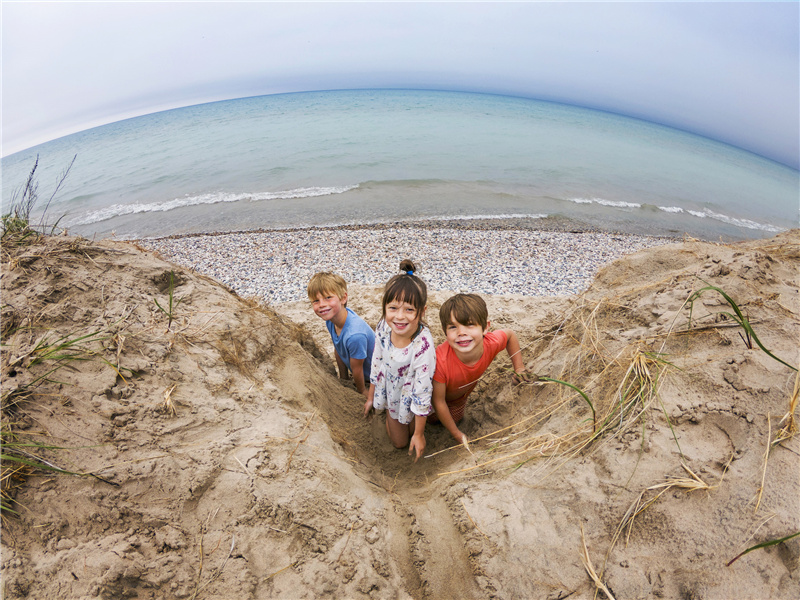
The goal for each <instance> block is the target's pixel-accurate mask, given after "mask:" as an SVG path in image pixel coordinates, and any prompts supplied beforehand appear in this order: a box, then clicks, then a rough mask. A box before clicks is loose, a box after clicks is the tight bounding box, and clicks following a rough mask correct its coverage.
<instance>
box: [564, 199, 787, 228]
mask: <svg viewBox="0 0 800 600" xmlns="http://www.w3.org/2000/svg"><path fill="white" fill-rule="evenodd" d="M570 201H571V202H574V203H576V204H599V205H601V206H609V207H612V208H640V209H644V208H648V207H649V208H650V209H651V210H652V205H647V204H638V203H635V202H623V201H618V200H606V199H604V198H570ZM657 208H658V210H660V211H662V212H665V213H670V214H681V213H687V214H690V215H692V216H693V217H697V218H699V219H714V220H715V221H719V222H720V223H726V224H728V225H734V226H736V227H741V228H743V229H754V230H758V231H767V232H770V233H780V232H781V231H786V230H785V229H783V228H781V227H777V226H775V225H768V224H766V223H758V222H756V221H752V220H750V219H739V218H736V217H730V216H728V215H724V214H722V213H718V212H714V211H713V210H709V209H707V208H706V209H703V210H690V209H685V208H681V207H679V206H658V207H657Z"/></svg>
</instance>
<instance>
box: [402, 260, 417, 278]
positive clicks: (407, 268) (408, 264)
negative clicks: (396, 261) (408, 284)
mask: <svg viewBox="0 0 800 600" xmlns="http://www.w3.org/2000/svg"><path fill="white" fill-rule="evenodd" d="M400 270H401V271H404V272H405V273H407V274H409V275H411V274H413V273H416V272H417V267H416V266H415V265H414V263H413V262H412V261H410V260H409V259H407V258H406V259H404V260H401V261H400Z"/></svg>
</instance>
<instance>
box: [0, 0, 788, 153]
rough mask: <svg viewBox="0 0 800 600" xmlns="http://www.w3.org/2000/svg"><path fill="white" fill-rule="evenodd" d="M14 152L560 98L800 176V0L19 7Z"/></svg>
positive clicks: (10, 115)
mask: <svg viewBox="0 0 800 600" xmlns="http://www.w3.org/2000/svg"><path fill="white" fill-rule="evenodd" d="M0 7H1V8H0V10H2V154H3V155H4V156H5V155H8V154H10V153H13V152H16V151H18V150H22V149H24V148H27V147H30V146H32V145H34V144H37V143H40V142H43V141H46V140H49V139H54V138H56V137H60V136H62V135H65V134H67V133H73V132H75V131H80V130H82V129H86V128H89V127H92V126H95V125H99V124H103V123H110V122H113V121H117V120H120V119H122V118H127V117H130V116H135V115H141V114H147V113H151V112H156V111H159V110H164V109H167V108H174V107H178V106H187V105H191V104H198V103H202V102H209V101H213V100H222V99H229V98H238V97H245V96H256V95H262V94H273V93H280V92H296V91H308V90H324V89H351V88H375V87H383V88H385V87H392V88H427V89H449V90H464V91H482V92H490V93H501V94H510V95H515V96H524V97H530V98H540V99H545V100H555V101H560V102H566V103H569V104H577V105H580V106H588V107H592V108H600V109H603V110H609V111H612V112H617V113H621V114H627V115H631V116H636V117H640V118H644V119H648V120H651V121H655V122H658V123H663V124H667V125H672V126H675V127H679V128H681V129H686V130H689V131H693V132H697V133H701V134H703V135H707V136H709V137H712V138H715V139H718V140H722V141H725V142H729V143H732V144H734V145H737V146H740V147H743V148H745V149H748V150H751V151H753V152H756V153H758V154H762V155H764V156H767V157H769V158H772V159H775V160H778V161H780V162H783V163H786V164H789V165H791V166H793V167H795V168H797V167H798V164H799V163H800V156H799V155H800V150H798V138H799V137H800V123H799V121H800V59H799V57H798V54H800V50H799V49H800V35H799V34H798V30H799V29H800V4H798V3H797V2H753V3H748V2H743V3H716V2H699V3H656V2H653V3H650V2H630V3H628V2H614V3H612V2H591V3H583V2H514V3H504V2H486V3H456V2H442V3H433V2H430V3H427V2H423V3H388V2H353V3H343V2H324V3H300V2H290V3H279V2H242V3H234V2H207V3H201V2H181V3H166V2H130V3H122V2H85V3H72V2H52V3H47V2H13V1H9V0H4V1H3V2H2V4H0Z"/></svg>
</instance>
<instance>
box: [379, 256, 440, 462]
mask: <svg viewBox="0 0 800 600" xmlns="http://www.w3.org/2000/svg"><path fill="white" fill-rule="evenodd" d="M400 270H401V271H402V273H401V274H399V275H395V276H394V277H392V278H391V279H390V280H389V282H388V283H387V284H386V287H385V288H384V291H383V318H382V319H381V321H380V322H379V323H378V327H377V329H376V341H375V353H374V354H373V356H372V375H371V377H370V386H369V394H368V395H367V401H366V403H365V404H364V417H367V416H369V414H370V412H371V411H372V409H373V408H375V409H376V410H383V409H388V413H387V415H386V432H387V433H388V434H389V440H391V442H392V444H393V445H394V447H395V448H404V447H405V446H406V444H408V453H409V454H412V453H414V452H416V456H415V457H414V462H417V460H418V459H419V457H420V456H421V455H422V452H423V450H425V433H424V432H425V422H426V421H427V417H428V415H429V414H431V413H432V412H433V407H432V406H431V377H432V376H433V370H434V368H435V367H436V353H435V351H434V346H433V336H432V335H431V331H430V329H428V326H427V325H425V324H424V323H423V322H422V318H423V316H424V315H425V305H426V304H427V302H428V290H427V287H426V286H425V282H423V281H422V280H421V279H420V278H419V277H417V276H416V275H415V274H414V272H415V271H416V267H414V263H412V262H411V261H410V260H404V261H403V262H401V263H400ZM409 438H410V440H411V441H410V443H409Z"/></svg>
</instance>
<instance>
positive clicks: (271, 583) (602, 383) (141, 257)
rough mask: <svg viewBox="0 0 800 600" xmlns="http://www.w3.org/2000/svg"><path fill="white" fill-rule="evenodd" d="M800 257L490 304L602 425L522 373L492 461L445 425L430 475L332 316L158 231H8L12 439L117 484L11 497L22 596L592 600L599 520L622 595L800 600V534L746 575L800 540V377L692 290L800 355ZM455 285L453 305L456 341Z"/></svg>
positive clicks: (798, 238) (471, 412) (683, 255)
mask: <svg viewBox="0 0 800 600" xmlns="http://www.w3.org/2000/svg"><path fill="white" fill-rule="evenodd" d="M798 266H800V230H793V231H791V232H786V233H784V234H780V235H779V236H777V237H775V238H773V239H770V240H763V241H757V242H747V243H739V244H713V243H706V242H699V241H695V240H686V241H684V242H677V243H674V244H670V245H667V246H662V247H658V248H650V249H647V250H643V251H641V252H638V253H636V254H633V255H631V256H628V257H625V258H622V259H619V260H617V261H615V262H613V263H611V264H610V265H608V266H606V267H605V268H603V269H602V270H601V271H600V273H599V274H598V276H597V277H596V278H595V280H594V281H593V283H592V284H591V286H590V287H589V289H588V290H587V291H586V292H584V293H582V294H580V295H576V296H559V297H543V298H542V297H540V298H531V297H525V296H487V302H488V303H489V310H490V318H491V320H492V322H493V325H494V326H495V327H510V328H513V329H515V331H517V333H518V335H519V337H520V340H521V343H522V346H523V355H524V360H525V362H526V364H527V365H528V368H529V369H530V370H532V371H534V372H536V373H538V374H539V375H541V376H543V377H548V378H551V379H560V380H564V381H568V382H571V383H573V384H575V385H576V386H578V387H580V388H581V389H582V390H583V391H584V392H585V393H586V394H587V396H588V397H589V398H590V399H591V400H592V402H593V409H594V411H595V413H596V415H595V421H594V423H593V421H592V415H591V412H592V411H591V410H590V407H589V406H588V404H587V403H586V402H585V401H584V400H583V399H582V397H581V396H580V395H579V394H578V393H577V392H575V391H574V390H572V389H571V388H568V387H566V386H563V385H559V384H555V383H551V382H547V383H546V382H544V381H542V382H540V384H536V385H520V386H514V385H513V384H512V382H511V381H510V378H509V376H508V372H507V369H508V367H509V364H507V363H508V360H507V358H503V357H501V358H499V359H498V360H497V361H496V362H495V363H494V365H493V366H492V368H491V369H490V371H489V372H487V374H486V375H485V376H484V378H483V380H482V381H481V382H480V384H479V385H478V387H477V388H476V390H475V392H474V393H473V397H472V400H471V403H470V405H469V406H468V408H467V417H466V420H465V422H464V431H465V432H466V433H467V434H468V435H469V436H470V438H471V439H472V440H474V441H473V444H472V450H473V453H474V454H469V453H467V452H466V450H464V449H463V448H458V447H456V448H453V447H451V446H452V441H451V439H450V437H449V434H448V433H447V432H446V431H445V430H444V429H442V428H440V427H439V428H437V427H433V426H429V427H428V428H427V429H426V432H427V433H428V435H427V440H428V447H427V449H426V454H427V455H428V458H426V459H424V460H421V461H420V462H419V463H417V464H414V463H412V462H411V460H410V458H409V457H408V456H407V454H406V453H405V452H403V451H397V450H394V449H393V448H392V447H391V446H390V444H389V442H388V440H387V439H386V436H385V433H384V432H383V431H382V427H383V425H382V422H381V419H380V417H376V418H373V419H372V420H371V421H367V422H365V421H364V420H363V418H362V417H361V410H360V408H361V406H362V402H361V400H360V396H359V395H358V394H357V393H356V392H355V390H354V389H352V387H350V386H348V385H347V384H343V383H342V382H340V381H339V380H338V379H337V378H336V377H335V372H334V365H333V361H332V360H331V356H330V351H331V348H330V342H329V339H327V333H326V332H325V330H324V327H323V326H322V323H321V321H319V320H318V319H317V318H316V317H314V315H313V314H312V313H311V311H310V310H308V306H307V304H306V303H304V302H300V303H294V304H284V305H275V306H273V307H269V306H265V305H263V304H262V303H260V302H259V301H256V300H253V299H243V298H241V297H239V296H237V295H236V294H235V293H233V292H232V290H230V289H229V288H227V287H226V286H224V285H222V284H220V283H218V282H216V281H215V280H213V279H211V278H209V277H206V276H204V275H201V274H199V273H196V272H193V271H191V270H187V269H185V268H181V267H178V266H177V265H174V264H172V263H169V262H166V261H164V260H162V259H161V258H159V257H158V256H157V255H156V254H154V253H153V252H151V251H144V250H143V249H141V248H138V247H137V246H136V245H135V244H132V243H126V242H114V241H103V242H98V243H90V242H88V241H86V240H83V239H80V238H68V237H53V238H43V239H41V240H38V241H30V242H26V243H24V244H21V245H19V246H14V245H9V244H5V243H4V246H3V271H2V273H3V274H2V293H3V314H2V317H3V344H4V346H3V354H2V374H3V398H4V406H3V419H4V423H5V424H6V425H7V426H9V427H10V426H11V425H12V424H13V430H14V431H15V432H16V434H17V435H18V436H21V437H25V436H27V437H28V438H30V439H35V440H39V441H43V442H46V443H47V444H49V445H52V446H59V447H61V448H62V449H60V450H41V451H37V452H39V453H40V454H41V456H42V457H44V458H46V459H47V460H48V461H49V462H51V463H52V464H57V465H58V466H60V467H62V468H67V469H69V470H71V471H75V472H80V473H87V474H91V475H85V476H82V477H76V476H55V475H53V474H52V473H47V472H42V471H39V472H37V473H35V474H32V475H30V476H28V477H27V478H26V479H24V480H22V479H20V480H19V481H18V483H17V484H15V485H18V486H19V487H18V488H17V489H15V490H12V489H7V488H5V487H4V489H5V490H7V491H8V493H10V494H13V495H14V498H15V503H14V505H13V506H14V508H15V510H17V511H18V512H19V516H17V517H10V518H7V519H6V520H5V521H4V524H3V535H2V550H3V553H2V568H3V587H4V595H5V596H6V597H9V598H15V597H20V598H23V597H29V598H42V599H48V598H65V597H66V598H92V597H98V598H122V597H127V598H220V599H221V598H254V599H256V598H300V597H335V598H342V597H347V598H361V597H374V598H437V599H438V598H484V597H490V598H520V597H536V598H553V599H555V598H566V597H571V598H590V597H593V596H594V592H595V586H594V584H593V583H592V581H591V579H590V578H589V576H588V575H587V572H586V569H585V567H584V565H583V564H582V562H581V558H580V556H581V547H582V537H581V530H583V531H584V538H585V542H586V546H587V548H588V551H589V556H590V558H591V560H592V562H593V564H594V567H595V569H596V570H597V572H598V573H600V574H601V577H602V580H603V582H604V583H605V585H606V586H607V587H608V589H609V591H610V592H611V593H612V594H614V595H615V597H617V598H630V597H636V598H645V597H665V598H709V599H710V598H732V597H738V598H744V597H747V598H766V597H770V598H796V597H797V596H798V595H799V594H800V570H799V568H800V539H799V538H795V539H793V540H791V541H789V542H786V543H783V544H781V545H779V546H775V547H771V548H767V549H763V550H757V551H754V552H751V553H749V554H747V555H746V556H744V557H742V558H741V559H740V560H738V561H737V562H736V563H734V564H733V565H732V566H731V567H725V563H726V562H727V561H728V560H730V559H731V558H733V557H734V556H735V555H736V554H738V553H739V552H741V551H742V550H744V549H745V548H747V547H748V546H751V545H753V544H755V543H758V542H760V541H764V540H768V539H774V538H779V537H783V536H785V535H788V534H790V533H794V532H796V531H798V530H800V516H799V515H800V473H799V472H798V454H800V447H798V438H797V437H792V438H790V439H787V440H785V441H784V442H782V443H781V444H778V445H775V446H774V447H773V448H772V451H771V452H770V455H769V460H768V461H767V462H766V471H765V467H764V465H765V463H764V455H765V451H766V448H767V446H768V444H769V442H770V441H771V440H774V438H775V435H776V433H777V431H778V430H779V427H780V425H779V422H780V419H781V418H782V417H783V416H784V415H785V414H786V412H787V408H788V405H789V399H790V397H791V394H792V390H793V386H794V383H795V380H796V374H795V371H793V370H792V369H791V368H790V367H788V366H786V365H784V364H782V363H781V362H778V361H777V360H775V359H773V358H772V357H770V356H769V355H768V354H767V353H766V352H764V351H763V350H761V349H760V348H759V347H758V345H753V348H752V349H749V348H748V347H747V346H746V345H745V342H746V340H745V339H743V338H742V337H741V336H740V335H739V334H740V332H741V331H742V329H741V328H740V327H736V326H731V325H732V323H731V320H730V318H729V317H727V316H725V315H724V313H730V312H731V310H732V309H731V307H730V306H729V305H728V304H727V303H726V302H725V300H724V299H722V297H721V296H720V294H719V293H717V292H715V291H713V290H709V291H706V292H703V294H701V296H700V297H699V298H698V299H697V300H696V301H695V302H694V304H693V306H692V312H691V318H692V323H693V328H692V330H691V331H690V330H688V328H687V323H688V319H689V310H688V306H687V304H686V300H687V299H688V298H689V297H691V296H692V294H693V293H694V292H695V291H697V290H698V289H700V288H702V287H704V286H705V285H706V282H707V283H708V284H712V285H715V286H718V287H719V288H720V289H722V290H724V291H725V292H726V293H727V294H729V295H730V296H731V297H732V298H734V299H735V300H736V302H737V303H738V305H739V306H740V307H741V308H742V310H743V311H744V312H745V313H746V314H747V316H748V318H749V319H750V321H751V322H752V324H753V329H754V331H755V332H756V333H757V335H758V338H759V340H760V341H761V342H762V344H763V345H764V347H766V348H767V349H768V350H769V351H770V352H771V353H772V354H774V355H775V356H776V357H778V358H780V359H783V360H785V361H786V362H787V363H789V364H790V365H793V366H796V365H797V364H798V358H800V357H798V345H797V340H798V339H800V310H798V272H799V271H800V269H798ZM170 273H173V277H174V278H173V282H174V291H173V298H174V299H175V300H177V299H180V303H179V304H177V306H176V307H175V309H174V320H173V321H172V323H171V325H170V326H169V328H168V326H167V325H168V319H167V317H166V315H165V314H164V312H163V311H162V310H160V309H159V307H158V305H156V303H155V300H158V301H159V304H160V305H161V306H162V307H164V306H168V297H169V275H170ZM379 295H380V289H379V288H377V287H373V286H369V285H359V284H357V283H356V284H353V285H351V289H350V298H351V303H350V306H351V307H352V308H354V310H356V312H358V313H359V314H362V316H364V317H365V318H366V320H367V321H368V322H369V323H371V324H373V325H374V324H375V323H376V322H377V319H378V317H379V310H380V309H379V306H380V303H379ZM447 295H448V293H447V292H445V291H436V292H434V293H433V294H432V295H431V299H430V304H429V309H428V310H429V313H428V322H429V323H430V324H431V329H432V330H433V331H434V333H436V334H437V336H439V337H438V338H437V341H441V332H440V331H439V328H438V326H437V322H436V318H435V315H436V310H437V309H438V306H439V305H440V304H441V302H442V301H443V300H444V299H445V298H446V297H447ZM81 335H88V336H89V337H87V338H84V340H82V341H80V342H76V344H75V345H74V346H73V348H74V349H75V351H76V352H77V353H78V354H79V355H80V357H81V358H87V359H88V360H70V361H67V362H66V363H65V364H64V366H63V367H61V368H60V369H59V370H58V371H57V372H55V373H54V374H53V375H52V376H49V379H51V380H52V382H49V383H48V382H43V381H41V380H40V382H38V383H37V382H36V377H38V376H40V375H42V374H44V373H47V372H48V370H49V369H50V368H53V366H54V365H55V363H54V362H53V361H52V360H50V361H49V362H48V361H47V360H42V361H37V360H36V359H37V358H38V357H41V356H42V352H41V351H37V350H35V348H37V347H39V348H41V347H42V345H43V343H44V345H47V344H50V343H52V342H53V341H55V340H58V339H59V338H61V337H62V336H71V337H69V338H68V339H70V340H72V339H77V338H78V337H79V336H81ZM634 364H636V365H639V367H640V368H641V371H639V373H640V375H641V376H640V377H639V378H638V379H636V378H633V377H632V376H630V375H629V373H631V372H634V371H632V370H631V369H630V367H631V365H634ZM642 374H643V375H642ZM648 374H649V376H650V377H653V378H654V380H651V381H653V384H652V385H651V386H649V388H648V386H647V385H645V386H642V385H641V381H642V380H643V377H645V376H647V375H648ZM637 382H638V383H637ZM637 385H638V386H639V387H638V388H637V387H636V386H637ZM620 389H622V390H623V392H622V393H620V391H619V390H620ZM637 389H638V390H639V391H638V393H637V392H636V390H637ZM648 389H650V390H657V392H658V394H649V393H648ZM637 394H638V395H637ZM620 398H622V399H623V402H622V403H621V402H620ZM625 402H629V403H630V410H628V411H622V410H620V408H619V406H620V405H621V404H623V403H625ZM615 411H616V412H615ZM609 415H611V416H613V419H609V418H607V417H608V416H609ZM603 427H605V429H603ZM593 428H594V432H593ZM598 431H600V433H599V434H598ZM5 439H7V438H4V440H5ZM682 464H684V465H686V467H688V468H689V469H691V471H692V472H693V473H695V474H696V475H697V476H698V477H699V478H700V479H701V480H702V481H703V482H705V483H707V484H708V485H709V488H708V489H704V490H696V491H687V490H684V489H682V488H678V487H673V488H670V489H669V492H668V493H665V494H663V495H662V496H660V497H658V499H657V500H656V501H655V502H654V503H653V504H651V505H650V506H649V507H647V508H646V509H645V510H643V511H642V512H641V513H640V514H639V515H638V516H637V517H636V519H635V520H634V522H633V525H632V526H631V528H630V532H629V536H628V531H627V530H626V531H625V534H624V535H622V536H621V537H620V539H619V540H618V541H617V542H616V544H612V542H613V541H614V537H615V533H616V532H617V530H618V528H619V525H620V523H621V522H623V519H624V517H625V515H626V512H627V511H628V510H629V509H630V507H631V506H632V505H634V504H635V501H636V499H637V498H639V497H642V498H644V499H645V500H647V499H650V498H652V497H653V495H654V494H655V493H656V490H650V491H648V488H651V487H652V486H655V485H658V484H660V483H663V482H666V481H670V479H669V478H676V477H683V476H686V474H687V473H686V470H685V469H684V467H683V466H682ZM4 466H5V465H4ZM673 481H674V480H673ZM762 481H763V485H762ZM756 504H758V508H757V509H756ZM606 555H607V556H606ZM602 595H603V594H602V592H601V593H600V597H602Z"/></svg>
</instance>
